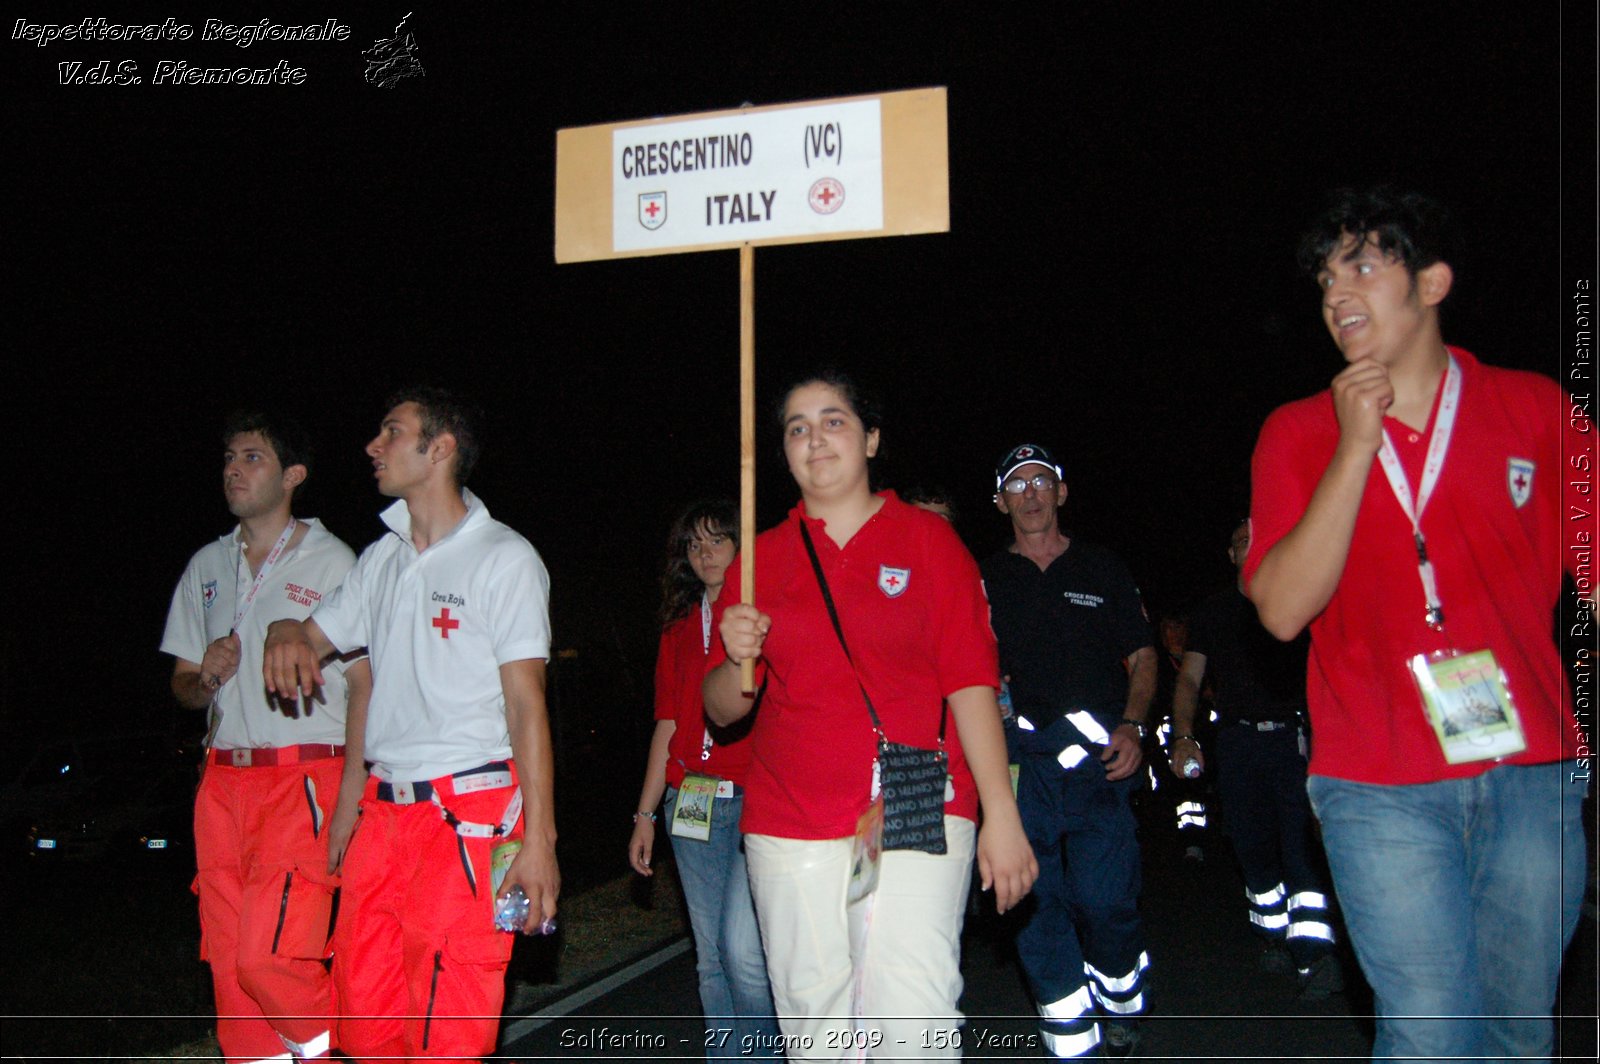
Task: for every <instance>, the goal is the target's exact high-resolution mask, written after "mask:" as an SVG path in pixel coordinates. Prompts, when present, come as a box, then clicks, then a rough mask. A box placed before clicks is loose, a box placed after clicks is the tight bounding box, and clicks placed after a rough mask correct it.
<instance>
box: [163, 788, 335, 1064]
mask: <svg viewBox="0 0 1600 1064" xmlns="http://www.w3.org/2000/svg"><path fill="white" fill-rule="evenodd" d="M343 772H344V759H343V758H341V757H333V758H327V759H324V760H321V761H310V762H304V763H301V764H298V765H284V766H281V767H279V766H262V767H256V768H233V767H232V766H228V765H210V766H207V768H206V773H205V778H204V779H203V780H202V781H201V784H200V792H199V794H198V795H197V796H196V798H195V807H194V837H195V856H196V859H197V863H198V866H199V874H198V875H197V876H196V877H195V892H196V893H197V894H198V895H199V896H200V959H201V960H205V961H209V962H210V964H211V978H212V982H213V985H214V987H215V989H216V1004H217V1041H218V1042H220V1043H221V1045H222V1053H223V1056H224V1057H225V1058H226V1059H227V1060H229V1061H257V1060H265V1059H268V1058H273V1057H276V1058H278V1059H280V1060H281V1059H284V1057H285V1053H286V1052H299V1053H300V1054H301V1055H302V1056H326V1055H327V1053H328V1049H329V1042H330V1035H331V1027H332V1021H331V1017H332V1016H333V1012H334V1010H333V1001H332V996H331V990H332V981H331V980H330V978H329V976H328V969H327V965H326V964H325V963H324V962H325V961H326V959H327V957H328V920H329V917H330V915H331V914H332V910H333V893H334V889H335V888H336V887H337V886H338V880H337V879H336V878H334V877H332V876H330V875H328V838H327V827H328V825H329V822H330V821H331V820H332V817H333V807H334V803H335V802H336V801H337V799H338V796H339V779H340V776H341V775H342V773H343Z"/></svg>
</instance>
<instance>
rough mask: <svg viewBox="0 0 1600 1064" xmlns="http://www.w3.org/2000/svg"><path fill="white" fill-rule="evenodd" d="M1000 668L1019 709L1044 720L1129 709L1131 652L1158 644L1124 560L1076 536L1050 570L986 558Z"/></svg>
mask: <svg viewBox="0 0 1600 1064" xmlns="http://www.w3.org/2000/svg"><path fill="white" fill-rule="evenodd" d="M983 584H984V589H985V590H986V591H987V592H988V593H989V607H990V617H991V620H992V622H993V624H994V634H995V636H996V637H997V638H998V639H999V641H1000V671H1001V672H1002V673H1004V674H1005V675H1008V676H1010V677H1011V701H1012V704H1013V705H1014V706H1015V707H1016V711H1017V712H1018V713H1019V714H1021V715H1022V716H1024V717H1027V718H1028V719H1029V720H1030V721H1033V722H1034V723H1035V724H1036V725H1039V726H1041V727H1042V726H1044V725H1046V724H1048V723H1049V722H1050V721H1052V720H1054V719H1055V718H1056V717H1059V716H1061V715H1062V714H1065V713H1070V712H1073V711H1075V710H1079V709H1087V710H1089V711H1091V712H1093V713H1095V714H1097V715H1100V716H1107V715H1109V716H1111V717H1113V718H1116V717H1120V716H1122V714H1123V712H1124V710H1125V709H1126V708H1127V703H1128V669H1127V664H1126V661H1127V658H1128V656H1129V655H1131V654H1133V653H1134V652H1135V651H1137V650H1139V649H1140V648H1141V647H1147V646H1151V645H1152V640H1151V634H1150V622H1149V619H1148V618H1146V616H1145V612H1144V605H1143V603H1142V602H1141V601H1140V599H1139V588H1138V586H1137V585H1136V584H1135V583H1134V582H1133V574H1131V573H1129V572H1128V567H1127V566H1126V565H1124V564H1122V559H1120V558H1118V557H1117V556H1116V555H1115V554H1113V553H1111V552H1110V551H1109V550H1106V549H1105V548H1104V547H1100V546H1097V545H1095V544H1093V543H1085V542H1083V541H1082V540H1080V539H1073V540H1072V542H1071V543H1070V544H1069V545H1068V547H1067V549H1066V552H1065V553H1063V554H1062V555H1061V556H1060V557H1059V558H1057V559H1055V560H1054V561H1053V562H1051V563H1050V567H1049V568H1048V569H1046V570H1044V571H1043V572H1040V571H1039V567H1038V566H1037V565H1035V564H1034V563H1033V562H1031V561H1029V560H1028V559H1027V558H1024V557H1023V556H1022V555H1020V554H1013V553H1012V552H1011V551H1009V550H1007V551H1001V552H1000V553H999V554H996V555H994V556H993V557H991V558H989V560H988V561H986V562H984V563H983Z"/></svg>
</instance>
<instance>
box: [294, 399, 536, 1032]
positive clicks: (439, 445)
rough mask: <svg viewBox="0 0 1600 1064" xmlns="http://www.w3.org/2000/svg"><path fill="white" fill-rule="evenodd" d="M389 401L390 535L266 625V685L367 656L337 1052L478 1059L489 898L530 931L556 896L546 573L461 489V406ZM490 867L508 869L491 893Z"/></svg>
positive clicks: (385, 468) (496, 999)
mask: <svg viewBox="0 0 1600 1064" xmlns="http://www.w3.org/2000/svg"><path fill="white" fill-rule="evenodd" d="M390 405H391V409H390V411H389V413H388V415H387V416H386V417H385V418H384V420H383V424H382V426H381V427H380V428H379V430H378V435H377V437H376V438H375V439H373V441H372V442H371V443H370V444H368V445H367V454H368V455H370V456H371V457H372V462H373V470H374V475H375V476H376V478H377V481H378V490H379V491H381V492H382V493H383V494H385V495H389V496H392V497H395V498H398V499H399V500H400V501H399V502H397V503H395V504H394V505H393V506H390V507H389V508H388V509H387V510H386V511H384V514H383V520H384V523H385V524H387V525H388V526H389V528H390V532H389V534H387V535H385V536H383V537H382V538H381V539H379V540H377V541H376V542H375V543H373V544H372V545H371V546H369V547H368V548H367V549H366V550H365V551H364V552H363V553H362V555H361V558H360V560H359V561H357V563H356V566H355V568H354V569H352V570H351V572H350V575H349V577H348V578H347V579H346V581H345V584H344V586H343V587H342V588H341V589H340V592H339V593H338V594H337V595H334V596H333V597H331V598H329V599H328V600H326V601H325V602H324V603H323V604H322V605H321V606H320V607H318V609H317V610H316V611H315V612H314V613H313V614H312V616H311V617H310V619H308V620H306V621H304V622H285V623H282V624H276V625H273V627H272V630H271V631H270V632H269V633H268V636H267V641H266V651H265V664H264V675H265V677H266V681H267V686H268V688H269V689H271V690H273V691H277V692H282V693H292V692H294V691H297V690H305V689H307V688H308V687H310V686H311V685H313V684H314V683H316V682H317V680H318V675H319V670H318V667H317V662H318V660H319V659H320V658H321V657H322V656H324V655H326V654H327V653H329V652H330V651H332V650H333V649H334V648H336V647H347V646H360V645H363V644H364V645H366V646H368V647H369V648H370V651H371V655H372V670H373V684H374V686H373V694H372V705H371V711H370V713H369V716H368V723H367V733H366V758H367V761H368V763H369V764H370V765H371V768H372V778H371V779H370V780H368V781H367V785H366V792H365V796H364V797H363V799H362V802H361V813H362V815H361V824H360V826H359V828H358V830H357V832H356V835H355V838H354V839H353V840H352V842H351V846H350V850H349V853H348V855H347V857H346V860H345V872H344V877H345V878H344V898H343V901H342V902H341V908H340V914H339V926H338V929H337V931H336V933H335V939H334V982H335V985H336V987H337V989H338V995H339V1005H340V1011H341V1013H342V1014H343V1017H344V1018H343V1019H341V1020H340V1026H339V1033H340V1043H341V1046H342V1048H343V1049H344V1051H345V1052H346V1053H348V1054H350V1055H351V1056H352V1057H357V1058H366V1057H385V1056H396V1057H424V1056H426V1057H433V1056H445V1057H478V1056H482V1055H484V1054H487V1053H490V1052H492V1051H493V1049H494V1038H495V1030H496V1027H497V1026H498V1017H499V1014H500V1006H501V1002H502V1000H503V998H504V994H505V967H506V962H507V961H508V960H509V958H510V956H511V941H512V940H511V938H510V936H509V935H505V934H502V933H500V932H499V931H497V930H496V929H495V926H494V905H495V899H496V898H497V897H503V896H505V895H506V894H507V893H509V892H510V891H511V890H512V888H513V887H521V888H522V889H523V891H524V892H525V893H526V895H527V896H528V898H529V899H530V901H531V907H530V912H529V915H528V919H527V922H526V923H525V924H524V930H525V931H531V930H532V929H534V928H535V927H537V926H538V925H539V924H540V923H541V922H542V921H544V920H547V919H553V918H554V916H555V912H556V896H557V893H558V891H559V889H560V874H559V872H558V870H557V866H556V856H555V839H556V831H555V816H554V810H553V804H554V803H553V785H552V777H553V770H554V764H553V758H552V754H551V745H550V728H549V722H548V718H547V716H546V711H545V662H546V660H547V659H548V657H549V652H550V628H549V577H548V575H547V574H546V572H545V568H544V564H543V563H542V562H541V561H540V559H539V555H538V553H537V552H536V551H535V550H534V549H533V547H532V546H531V545H530V544H529V543H528V541H527V540H525V539H523V538H522V537H521V536H519V535H518V534H517V533H515V532H513V531H512V530H511V529H510V528H508V527H506V526H505V525H503V524H501V523H500V522H498V521H495V520H493V519H492V518H490V516H489V513H488V511H487V510H486V509H485V508H484V506H483V503H481V502H480V501H478V499H477V497H476V496H474V495H473V494H472V493H471V492H468V491H466V490H464V489H463V487H462V484H463V483H464V482H465V480H466V478H467V476H468V475H469V474H470V473H471V470H472V466H473V464H474V462H475V461H476V459H477V453H478V442H477V430H476V424H475V421H476V419H475V416H474V413H473V412H472V411H471V410H470V408H469V407H467V406H466V405H465V404H463V403H462V402H461V401H460V400H458V399H456V398H455V397H453V396H450V395H448V394H447V393H444V392H441V391H437V390H434V389H422V390H418V391H415V392H409V393H405V394H402V395H399V396H397V397H396V398H395V399H394V401H393V402H392V403H391V404H390ZM519 781H520V784H521V788H520V791H519V788H518V784H519ZM519 795H520V797H519ZM524 818H525V832H524ZM518 841H520V842H521V849H520V850H516V851H515V854H514V856H513V855H512V850H511V848H510V847H507V845H506V844H507V843H515V842H518ZM491 860H493V861H494V862H495V864H496V867H497V869H498V868H500V867H504V869H505V870H504V878H503V880H500V881H499V883H498V884H497V885H491V869H490V865H491Z"/></svg>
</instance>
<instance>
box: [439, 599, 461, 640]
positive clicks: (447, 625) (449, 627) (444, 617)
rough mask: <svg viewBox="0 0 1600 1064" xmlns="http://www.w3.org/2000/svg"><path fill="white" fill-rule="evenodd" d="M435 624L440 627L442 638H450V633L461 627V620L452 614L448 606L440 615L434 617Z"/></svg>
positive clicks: (440, 636)
mask: <svg viewBox="0 0 1600 1064" xmlns="http://www.w3.org/2000/svg"><path fill="white" fill-rule="evenodd" d="M433 626H434V627H435V628H437V629H439V638H440V639H449V638H450V633H451V632H452V631H454V630H455V629H457V628H460V627H461V622H460V621H458V620H456V619H455V618H453V617H451V616H450V607H449V606H446V607H445V608H444V609H442V610H440V611H439V616H437V617H435V618H434V619H433Z"/></svg>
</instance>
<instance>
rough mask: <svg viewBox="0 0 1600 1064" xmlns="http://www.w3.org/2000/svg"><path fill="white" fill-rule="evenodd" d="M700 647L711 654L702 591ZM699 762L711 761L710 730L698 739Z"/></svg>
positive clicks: (706, 599) (708, 599)
mask: <svg viewBox="0 0 1600 1064" xmlns="http://www.w3.org/2000/svg"><path fill="white" fill-rule="evenodd" d="M700 645H701V648H702V649H703V650H704V651H705V652H706V653H707V654H710V653H711V596H710V595H708V594H706V593H705V592H704V591H702V592H700ZM700 760H701V761H710V760H711V729H710V728H707V729H706V730H705V733H704V734H703V735H702V736H701V738H700Z"/></svg>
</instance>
